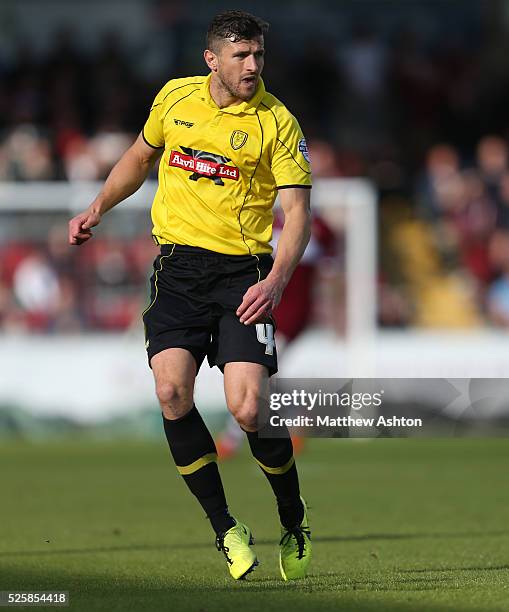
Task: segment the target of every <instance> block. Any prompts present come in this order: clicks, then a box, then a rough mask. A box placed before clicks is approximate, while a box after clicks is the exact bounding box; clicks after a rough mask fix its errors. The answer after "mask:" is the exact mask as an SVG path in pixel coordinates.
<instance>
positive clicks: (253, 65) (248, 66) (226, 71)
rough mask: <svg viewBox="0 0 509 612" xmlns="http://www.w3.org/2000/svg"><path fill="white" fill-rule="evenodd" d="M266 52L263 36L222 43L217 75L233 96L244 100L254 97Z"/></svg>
mask: <svg viewBox="0 0 509 612" xmlns="http://www.w3.org/2000/svg"><path fill="white" fill-rule="evenodd" d="M264 52H265V51H264V48H263V36H260V37H257V38H254V39H253V40H241V41H238V42H231V41H229V40H226V41H224V42H222V43H221V44H220V47H219V49H218V52H217V54H216V58H217V76H218V78H219V79H220V81H221V82H222V84H223V86H224V88H225V89H226V90H227V91H228V93H229V94H230V95H231V96H233V97H234V98H239V99H240V100H244V101H247V100H250V99H251V98H252V97H253V95H254V93H255V91H256V86H257V85H258V79H259V77H260V74H261V72H262V70H263V64H264V59H263V56H264Z"/></svg>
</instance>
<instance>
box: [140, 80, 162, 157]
mask: <svg viewBox="0 0 509 612" xmlns="http://www.w3.org/2000/svg"><path fill="white" fill-rule="evenodd" d="M163 89H164V88H163ZM163 89H161V91H160V92H159V93H158V94H157V96H156V97H155V99H154V102H153V104H152V107H151V108H150V114H149V116H148V119H147V121H146V122H145V125H144V126H143V132H142V135H143V140H144V141H145V142H146V143H147V144H148V145H149V147H152V148H153V149H162V148H163V147H164V132H163V122H162V118H161V109H162V105H163V99H164V94H163Z"/></svg>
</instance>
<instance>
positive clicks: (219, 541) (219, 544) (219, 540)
mask: <svg viewBox="0 0 509 612" xmlns="http://www.w3.org/2000/svg"><path fill="white" fill-rule="evenodd" d="M224 536H225V534H224V533H222V534H220V535H218V536H217V537H216V548H217V550H219V551H220V552H222V553H223V554H224V556H225V558H226V561H227V562H228V563H229V564H230V565H232V564H233V560H232V559H230V557H229V556H228V553H229V552H230V549H229V548H228V546H225V545H224Z"/></svg>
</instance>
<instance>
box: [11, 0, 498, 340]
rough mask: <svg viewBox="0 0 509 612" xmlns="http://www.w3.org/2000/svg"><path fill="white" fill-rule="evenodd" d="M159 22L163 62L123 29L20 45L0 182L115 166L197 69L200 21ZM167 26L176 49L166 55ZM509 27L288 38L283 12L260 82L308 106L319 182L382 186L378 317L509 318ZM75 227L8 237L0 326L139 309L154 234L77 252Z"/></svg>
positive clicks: (464, 322)
mask: <svg viewBox="0 0 509 612" xmlns="http://www.w3.org/2000/svg"><path fill="white" fill-rule="evenodd" d="M161 5H162V3H161ZM159 17H160V19H159V23H160V26H161V27H160V31H159V34H158V36H155V37H153V41H155V42H156V43H157V41H159V43H158V44H159V47H157V44H156V45H155V46H154V45H153V46H152V48H151V49H149V50H147V58H149V57H157V58H158V59H159V64H158V65H157V67H156V68H154V66H156V64H153V65H152V66H151V67H150V69H149V64H148V63H147V62H148V60H147V62H145V63H144V62H143V61H141V60H140V57H142V55H143V54H139V57H137V58H135V57H134V56H133V53H132V49H128V48H127V46H125V45H124V43H123V41H122V38H121V37H120V36H118V34H115V33H109V34H108V35H107V36H104V38H103V40H102V43H101V45H100V46H99V47H98V48H97V49H96V50H95V51H94V52H93V53H85V52H83V51H82V50H81V48H80V45H79V40H77V39H76V37H75V36H74V35H73V32H72V31H70V30H68V29H62V30H61V31H59V32H58V33H55V36H54V37H53V44H52V46H51V48H49V49H48V50H47V51H46V52H45V53H43V54H41V53H37V52H36V51H35V50H34V48H32V47H31V45H30V42H29V41H24V42H23V43H22V44H21V45H20V47H19V49H18V50H17V52H16V53H15V55H14V56H13V60H12V61H2V60H1V58H0V82H1V85H2V86H1V87H0V181H33V180H37V181H50V180H66V181H79V180H101V179H104V178H105V177H106V176H107V174H108V172H109V170H110V169H111V167H112V166H113V165H114V163H115V162H116V161H117V160H118V158H119V157H120V156H121V154H122V152H123V151H124V150H125V149H126V148H127V147H128V146H129V144H130V143H131V142H132V140H133V139H134V138H135V137H136V134H137V133H138V132H139V131H140V128H141V126H142V125H143V122H144V120H145V117H146V114H147V111H148V109H149V107H150V104H151V100H152V98H153V96H154V94H155V93H156V91H157V90H158V89H159V88H160V86H161V85H162V84H163V83H164V82H165V81H166V80H167V78H169V77H171V76H182V75H186V74H189V73H200V72H204V68H201V69H200V68H198V69H196V66H199V65H200V62H199V58H197V57H195V56H196V52H195V47H196V37H195V36H188V37H186V36H184V35H182V32H186V30H185V28H186V27H187V28H191V24H192V20H186V18H184V17H183V16H182V14H181V15H180V17H179V18H178V19H177V18H175V15H173V16H170V17H168V15H166V16H165V15H164V14H162V13H161V14H160V15H159ZM165 19H166V21H165ZM179 19H180V21H179ZM165 23H166V26H167V29H166V30H165V29H164V25H165ZM200 28H201V26H200ZM278 28H279V30H278ZM170 30H171V32H170ZM453 30H454V28H453ZM165 32H166V33H168V32H170V33H172V40H173V41H174V42H175V41H176V42H177V43H179V44H174V45H173V50H172V49H169V48H168V49H169V50H168V49H167V51H168V53H167V57H168V61H167V62H166V63H165V62H164V61H161V57H166V56H165V55H164V53H163V51H164V49H165V47H164V45H165V44H166V43H167V36H166V34H165ZM178 32H180V34H181V35H180V36H177V33H178ZM488 34H489V35H488ZM506 38H507V37H506V36H505V33H504V32H500V33H497V31H495V30H494V29H493V27H492V29H491V30H490V32H489V33H488V32H485V31H483V28H482V25H481V24H478V25H477V26H476V27H475V28H473V29H472V28H470V30H469V29H468V27H463V28H458V30H457V31H454V34H451V35H450V36H447V37H442V38H439V39H433V37H430V36H429V35H424V34H422V33H421V32H420V31H419V30H418V29H416V28H414V27H412V26H411V25H406V26H404V27H400V28H399V29H397V31H396V30H395V31H388V30H387V29H385V30H383V31H382V30H377V29H376V28H375V27H373V26H371V25H370V24H369V23H367V22H366V21H363V22H359V23H355V22H354V23H353V24H352V27H351V28H350V30H349V31H348V32H347V34H346V35H344V36H343V37H342V38H341V40H339V39H336V40H334V39H333V38H330V39H329V38H327V36H324V37H323V38H321V39H320V40H319V41H317V40H316V37H313V39H309V40H308V42H306V39H305V38H304V39H303V42H302V44H299V45H298V47H295V46H293V47H292V46H291V45H290V46H288V48H285V44H283V42H282V41H284V40H285V36H284V33H283V29H282V24H278V23H277V22H276V23H273V27H272V34H271V39H270V42H269V44H268V53H267V64H266V69H265V81H266V83H267V88H268V89H269V90H270V91H272V92H273V93H275V94H276V95H277V96H279V97H281V98H282V99H283V100H284V101H285V103H287V105H288V106H289V108H290V109H291V110H292V111H293V112H294V113H295V114H296V115H297V116H298V117H299V120H300V122H301V124H302V126H303V128H304V131H305V133H306V135H307V137H308V140H309V143H310V151H311V156H312V159H313V169H314V175H315V177H317V178H318V177H333V176H338V177H349V176H367V177H368V178H370V179H371V180H372V181H373V182H374V184H375V186H376V188H377V189H378V193H379V219H380V245H381V250H380V273H379V322H380V324H381V325H382V326H387V327H394V326H396V327H401V326H412V325H417V326H462V327H466V326H476V325H486V324H491V325H495V326H503V327H506V326H507V327H509V164H508V158H509V154H508V145H507V139H508V138H509V117H508V115H507V111H506V109H507V107H508V104H509V70H506V69H505V63H506V61H507V60H506V59H505V58H506V57H509V55H507V54H506V50H507V49H506V46H507V43H506ZM165 41H166V42H165ZM179 41H180V42H179ZM186 41H187V44H189V45H191V44H192V45H194V47H193V49H194V51H193V53H192V54H190V53H188V52H187V51H186V48H185V44H184V43H186ZM177 53H178V57H177V55H176V54H177ZM189 57H193V58H194V59H193V60H192V61H191V60H189V59H186V58H189ZM135 59H136V61H135ZM295 66H298V72H296V70H295ZM437 143H440V144H437ZM64 222H65V217H64V216H63V217H62V220H61V222H60V223H58V224H56V225H54V227H53V228H52V230H51V231H50V232H49V233H48V235H47V236H45V237H44V240H40V241H39V242H37V241H33V240H27V239H26V238H24V237H23V236H22V235H19V236H10V237H9V239H6V238H5V236H3V237H2V235H1V234H0V329H3V330H20V329H26V330H36V331H43V332H49V331H55V330H58V331H62V330H66V331H76V330H81V329H101V330H104V329H106V330H108V329H109V330H119V329H127V328H129V326H131V325H133V324H134V323H135V322H136V321H138V320H139V314H140V311H141V309H142V306H143V303H144V301H145V299H146V291H145V287H146V282H147V280H146V279H147V276H148V272H149V269H150V262H151V261H152V259H153V257H154V253H155V247H154V245H153V244H152V243H151V241H150V238H149V237H147V235H146V233H143V235H141V234H140V236H139V237H134V238H131V239H129V240H125V239H124V240H122V239H121V238H112V237H102V238H101V237H98V238H94V240H93V241H92V242H91V243H90V244H89V245H87V247H86V248H83V249H72V250H69V249H68V247H67V245H66V240H65V225H64ZM336 229H338V235H337V238H338V242H339V243H340V242H341V235H340V234H341V232H340V229H339V228H336ZM340 259H341V258H340V257H339V258H338V261H339V260H340ZM340 276H341V275H340V274H338V275H337V276H332V277H331V278H332V280H331V281H330V282H335V283H340V282H341V280H340ZM338 294H341V291H338Z"/></svg>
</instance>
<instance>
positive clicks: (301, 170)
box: [143, 75, 311, 255]
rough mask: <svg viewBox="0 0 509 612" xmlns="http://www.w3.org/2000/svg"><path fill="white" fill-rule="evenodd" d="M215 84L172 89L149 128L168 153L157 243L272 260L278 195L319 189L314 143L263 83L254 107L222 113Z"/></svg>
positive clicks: (157, 203) (205, 81)
mask: <svg viewBox="0 0 509 612" xmlns="http://www.w3.org/2000/svg"><path fill="white" fill-rule="evenodd" d="M210 77H211V75H209V76H207V77H188V78H184V79H173V80H171V81H168V83H166V85H165V86H164V87H163V88H162V89H161V91H160V92H159V93H158V94H157V96H156V98H155V100H154V103H153V105H152V108H151V110H150V115H149V117H148V120H147V122H146V123H145V126H144V128H143V138H144V139H145V142H146V143H147V144H149V145H150V146H151V147H154V148H161V149H162V148H164V151H163V154H162V157H161V161H160V164H159V175H158V178H159V185H158V189H157V193H156V195H155V198H154V202H153V205H152V221H153V224H154V227H153V235H154V238H155V239H156V240H157V242H158V243H160V244H168V243H176V244H185V245H189V246H197V247H202V248H204V249H209V250H211V251H216V252H218V253H226V254H230V255H245V254H251V255H255V254H260V253H270V252H271V250H272V249H271V246H270V244H269V242H270V240H271V236H272V207H273V204H274V200H275V199H276V195H277V190H278V189H284V188H285V187H304V188H310V187H311V170H310V165H309V155H308V151H307V146H306V141H305V139H304V136H303V134H302V131H301V129H300V127H299V124H298V123H297V120H296V119H295V117H294V116H293V115H292V114H291V113H290V112H289V111H288V109H287V108H286V107H285V106H284V105H283V104H282V103H281V102H280V101H279V100H278V99H277V98H275V97H274V96H273V95H271V94H269V93H267V92H266V91H265V87H264V84H263V82H262V81H261V80H260V82H259V83H258V87H257V90H256V93H255V95H254V96H253V98H251V100H249V101H248V102H242V103H241V104H238V105H236V106H229V107H227V108H219V107H218V106H217V104H216V103H215V102H214V100H213V99H212V97H211V95H210V90H209V82H210Z"/></svg>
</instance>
